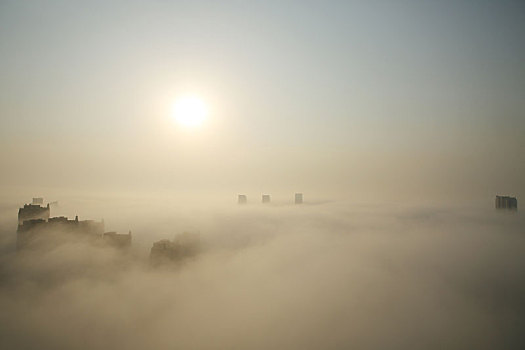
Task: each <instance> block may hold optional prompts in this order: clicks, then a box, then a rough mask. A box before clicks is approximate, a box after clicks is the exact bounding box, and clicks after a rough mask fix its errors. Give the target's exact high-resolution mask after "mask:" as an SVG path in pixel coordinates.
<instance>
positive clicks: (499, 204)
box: [496, 196, 518, 210]
mask: <svg viewBox="0 0 525 350" xmlns="http://www.w3.org/2000/svg"><path fill="white" fill-rule="evenodd" d="M496 209H510V210H518V199H517V198H516V197H508V196H496Z"/></svg>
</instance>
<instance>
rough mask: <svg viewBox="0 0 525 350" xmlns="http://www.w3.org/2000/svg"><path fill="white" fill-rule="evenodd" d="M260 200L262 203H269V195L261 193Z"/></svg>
mask: <svg viewBox="0 0 525 350" xmlns="http://www.w3.org/2000/svg"><path fill="white" fill-rule="evenodd" d="M262 202H263V203H270V195H269V194H263V195H262Z"/></svg>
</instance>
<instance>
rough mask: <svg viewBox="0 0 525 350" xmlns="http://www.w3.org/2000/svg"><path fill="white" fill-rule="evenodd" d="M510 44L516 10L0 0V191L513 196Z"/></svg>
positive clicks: (516, 174) (520, 31)
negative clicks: (195, 122)
mask: <svg viewBox="0 0 525 350" xmlns="http://www.w3.org/2000/svg"><path fill="white" fill-rule="evenodd" d="M524 38H525V4H524V3H523V2H522V1H439V2H438V1H366V2H365V1H360V2H351V1H268V0H266V1H220V2H217V1H86V2H76V1H34V2H33V1H4V0H2V1H0V77H1V79H0V118H1V119H0V161H1V168H2V171H1V172H0V183H1V185H2V188H3V189H4V190H6V189H16V188H28V187H32V188H47V189H57V188H62V187H63V188H72V189H93V188H99V189H106V188H118V189H122V190H137V189H144V190H150V189H154V190H159V191H163V190H174V191H182V190H184V191H192V190H195V191H196V190H204V191H222V192H224V193H230V192H231V193H237V192H249V193H254V194H257V195H258V194H259V193H260V192H269V193H287V191H288V192H290V193H293V192H294V191H304V192H306V193H310V194H312V195H314V194H315V195H316V196H319V197H330V196H335V195H342V196H347V197H352V196H355V197H359V198H365V197H367V196H373V197H389V198H404V197H415V198H422V197H423V196H430V197H432V196H434V197H436V198H437V197H440V198H450V197H454V198H465V199H483V198H490V200H492V196H493V195H495V194H496V193H502V194H514V195H518V196H520V195H521V196H525V161H524V159H525V156H524V154H525V140H524V135H525V116H524V110H525V109H524V107H525V98H524V97H525V65H524V62H525V40H524ZM187 93H191V94H196V95H198V96H200V97H201V98H202V99H203V100H205V101H206V103H207V104H208V106H209V109H210V115H209V118H208V121H207V122H206V123H205V125H204V126H203V127H202V128H200V129H199V130H192V131H190V132H189V131H185V130H181V129H180V128H179V127H177V125H175V124H174V123H173V121H172V118H171V116H170V108H171V104H172V102H173V100H174V99H175V98H177V96H179V95H181V94H187Z"/></svg>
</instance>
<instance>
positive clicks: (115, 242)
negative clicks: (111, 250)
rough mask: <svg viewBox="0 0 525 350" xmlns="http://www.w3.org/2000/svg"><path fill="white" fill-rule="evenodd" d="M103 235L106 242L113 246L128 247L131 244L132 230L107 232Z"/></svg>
mask: <svg viewBox="0 0 525 350" xmlns="http://www.w3.org/2000/svg"><path fill="white" fill-rule="evenodd" d="M102 237H103V238H104V243H106V244H108V245H110V246H113V247H117V248H128V247H130V246H131V231H129V233H128V234H119V233H116V232H106V233H104V235H103V236H102Z"/></svg>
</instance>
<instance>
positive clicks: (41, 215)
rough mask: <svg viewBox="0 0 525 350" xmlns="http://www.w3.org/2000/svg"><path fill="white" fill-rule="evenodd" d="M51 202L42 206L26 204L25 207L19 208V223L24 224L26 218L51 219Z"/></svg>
mask: <svg viewBox="0 0 525 350" xmlns="http://www.w3.org/2000/svg"><path fill="white" fill-rule="evenodd" d="M49 212H50V210H49V204H48V205H47V206H46V207H41V206H40V205H39V204H24V207H23V208H20V209H19V210H18V225H22V224H23V223H24V221H26V220H34V219H42V220H44V221H47V219H49Z"/></svg>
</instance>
